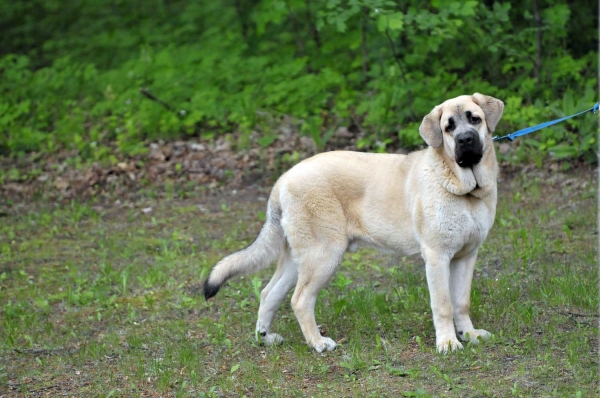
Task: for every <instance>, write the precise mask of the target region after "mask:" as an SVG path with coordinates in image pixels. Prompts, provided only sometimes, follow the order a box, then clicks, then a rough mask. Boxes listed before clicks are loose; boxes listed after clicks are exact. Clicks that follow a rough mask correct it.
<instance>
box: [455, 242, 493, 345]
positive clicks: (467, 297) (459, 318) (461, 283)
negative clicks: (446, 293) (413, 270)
mask: <svg viewBox="0 0 600 398" xmlns="http://www.w3.org/2000/svg"><path fill="white" fill-rule="evenodd" d="M476 259H477V250H475V251H473V252H472V253H469V254H468V255H466V256H464V257H462V258H460V259H457V260H452V262H451V263H450V294H451V296H452V307H453V309H454V323H455V324H456V330H457V332H458V337H460V339H461V340H463V341H471V342H472V343H474V344H476V343H478V342H479V338H481V339H482V340H487V339H488V338H489V337H490V336H491V333H490V332H488V331H487V330H483V329H475V328H474V327H473V322H471V317H470V316H469V308H470V306H471V281H472V280H473V270H474V269H475V260H476Z"/></svg>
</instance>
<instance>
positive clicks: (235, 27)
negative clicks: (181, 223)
mask: <svg viewBox="0 0 600 398" xmlns="http://www.w3.org/2000/svg"><path fill="white" fill-rule="evenodd" d="M0 26H2V35H0V76H1V78H0V154H3V155H5V156H8V157H11V158H19V157H22V156H23V155H24V154H27V153H30V152H38V153H42V154H52V153H56V152H57V151H60V150H64V149H68V150H71V151H72V152H71V153H75V156H72V159H74V161H77V162H83V163H86V162H96V161H104V162H108V163H110V162H111V160H112V161H114V160H115V159H116V158H115V157H112V155H113V154H114V153H115V151H116V153H118V154H120V155H122V156H135V155H138V154H142V153H145V152H147V151H148V149H147V147H148V144H147V143H148V140H159V139H162V140H174V139H186V138H187V139H191V138H193V139H196V138H197V139H202V140H209V141H210V140H214V139H216V138H218V137H221V136H223V135H224V134H229V133H235V134H236V139H235V142H234V147H235V148H238V149H239V148H245V147H247V146H249V145H250V144H251V141H252V140H254V141H253V142H254V143H256V142H258V144H259V145H260V146H261V147H268V146H269V145H271V144H272V143H273V142H274V141H275V140H276V139H277V131H276V126H277V124H278V122H279V121H281V120H282V119H283V118H285V117H287V118H288V119H289V120H292V121H293V123H294V125H295V126H297V131H298V133H299V134H301V135H305V136H307V137H309V138H311V139H312V140H313V141H314V143H315V146H316V148H317V149H318V150H323V149H325V147H326V144H327V141H328V139H329V138H330V137H331V136H332V135H333V134H334V133H335V131H336V130H337V129H339V128H340V127H346V128H348V129H349V130H350V131H351V132H352V131H353V132H357V133H358V135H359V139H358V140H357V142H356V147H357V148H358V149H360V150H371V151H381V152H383V151H386V150H387V151H389V150H390V148H395V147H400V148H404V149H408V150H410V149H414V148H416V147H417V146H419V145H422V144H423V143H422V140H421V138H420V137H419V135H418V125H419V123H420V120H421V119H422V117H423V116H424V115H425V114H427V113H429V111H430V110H431V108H432V107H433V106H434V105H436V104H438V103H440V102H442V101H443V100H445V99H447V98H450V97H454V96H457V95H461V94H471V93H474V92H481V93H485V94H487V95H492V96H495V97H497V98H500V99H502V100H504V102H505V103H506V109H505V114H504V117H503V120H502V122H501V125H500V127H499V131H500V132H502V133H509V132H512V131H515V130H517V129H520V128H523V127H526V126H529V125H531V124H534V123H537V122H542V121H546V120H549V119H552V118H555V117H561V116H564V115H568V114H571V113H574V112H576V111H580V110H584V109H588V108H590V107H591V106H592V105H593V103H595V102H596V101H597V87H598V81H597V70H598V53H597V49H598V42H597V39H598V3H597V2H596V1H591V0H585V1H584V0H578V1H573V0H529V1H494V0H485V1H477V0H469V1H441V0H429V1H416V0H407V1H387V0H327V1H315V0H221V1H215V0H210V1H205V0H196V1H183V0H149V1H130V0H72V1H57V0H32V1H27V2H17V1H7V0H3V1H0ZM530 137H531V138H530ZM596 141H597V121H596V118H593V117H583V118H579V119H572V120H571V121H569V122H568V123H567V124H561V125H558V126H556V127H553V128H548V129H545V130H543V131H541V132H539V133H537V134H536V135H535V136H529V137H528V138H527V139H526V140H521V142H520V143H519V146H518V147H517V150H516V151H515V152H514V153H512V156H511V157H510V160H512V161H516V162H522V161H525V160H531V159H533V160H534V161H535V162H536V163H537V164H538V165H541V164H542V162H543V161H544V159H545V158H546V157H547V156H548V155H549V156H553V157H555V158H570V159H579V160H583V161H585V162H591V163H595V162H596V159H597V155H596V153H597V151H596V149H597V142H596Z"/></svg>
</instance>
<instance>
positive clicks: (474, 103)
mask: <svg viewBox="0 0 600 398" xmlns="http://www.w3.org/2000/svg"><path fill="white" fill-rule="evenodd" d="M503 110H504V103H503V102H502V101H500V100H498V99H496V98H493V97H489V96H487V95H483V94H479V93H475V94H473V95H462V96H460V97H456V98H453V99H450V100H448V101H446V102H444V103H443V104H441V105H438V106H436V107H435V108H433V110H432V111H431V113H430V114H429V115H427V116H425V117H424V118H423V122H422V123H421V127H419V133H420V134H421V137H423V139H424V140H425V142H426V143H427V145H429V146H431V147H433V148H440V147H441V146H442V145H443V146H444V150H445V152H446V153H447V154H448V156H450V157H451V158H454V160H455V161H456V163H457V164H458V165H459V166H460V167H472V166H473V165H476V164H477V163H479V161H480V160H481V158H482V157H483V154H484V153H485V152H486V151H487V150H488V148H490V147H491V146H492V139H491V138H492V133H493V132H494V130H495V129H496V125H497V124H498V121H499V120H500V118H501V117H502V111H503Z"/></svg>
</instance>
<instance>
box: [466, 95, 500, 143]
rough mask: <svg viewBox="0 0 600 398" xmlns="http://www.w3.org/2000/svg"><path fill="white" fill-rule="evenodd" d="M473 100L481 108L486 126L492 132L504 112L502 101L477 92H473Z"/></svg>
mask: <svg viewBox="0 0 600 398" xmlns="http://www.w3.org/2000/svg"><path fill="white" fill-rule="evenodd" d="M473 102H475V103H476V104H477V105H479V107H480V108H481V109H482V110H483V113H484V114H485V121H486V123H487V127H488V129H489V130H490V131H491V132H492V133H493V132H494V131H495V130H496V125H497V124H498V122H499V121H500V118H501V117H502V112H504V102H502V101H500V100H499V99H496V98H494V97H490V96H487V95H483V94H479V93H475V94H473Z"/></svg>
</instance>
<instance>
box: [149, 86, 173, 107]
mask: <svg viewBox="0 0 600 398" xmlns="http://www.w3.org/2000/svg"><path fill="white" fill-rule="evenodd" d="M140 94H142V95H143V96H144V97H146V98H148V99H150V100H152V101H155V102H158V103H159V104H161V105H162V106H164V107H165V108H166V109H168V110H170V111H171V112H175V108H173V107H172V106H171V105H169V104H167V103H166V102H164V101H162V100H159V99H158V98H156V96H155V95H154V94H152V93H151V92H150V91H148V89H147V88H140Z"/></svg>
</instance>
